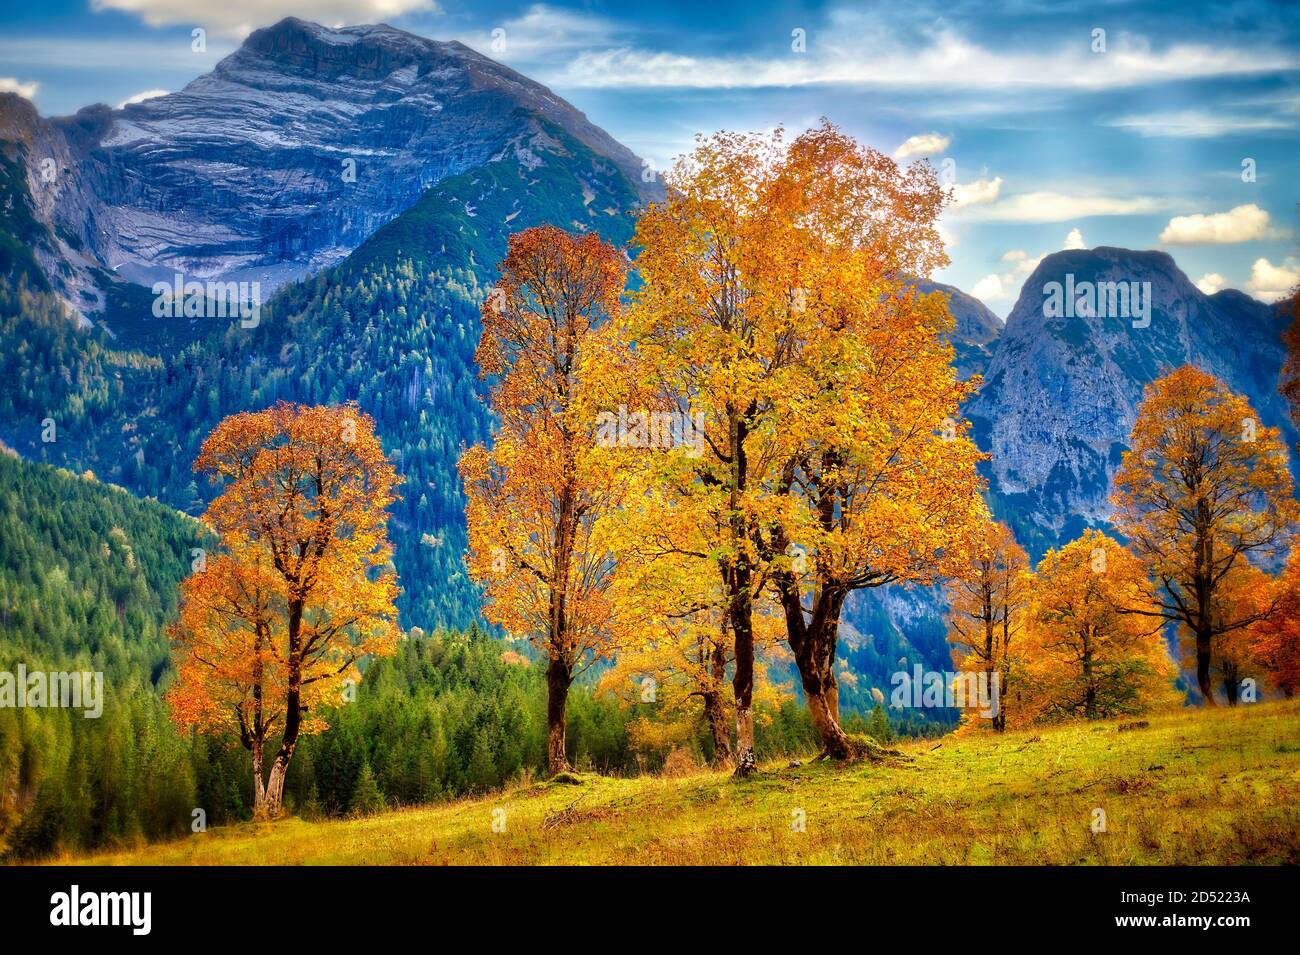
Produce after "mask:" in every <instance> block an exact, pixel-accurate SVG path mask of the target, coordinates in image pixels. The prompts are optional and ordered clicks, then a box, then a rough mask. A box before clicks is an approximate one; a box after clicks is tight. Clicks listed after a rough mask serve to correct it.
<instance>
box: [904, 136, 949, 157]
mask: <svg viewBox="0 0 1300 955" xmlns="http://www.w3.org/2000/svg"><path fill="white" fill-rule="evenodd" d="M951 144H952V137H950V136H942V135H940V134H939V133H921V134H920V135H917V136H909V137H908V138H907V139H906V140H904V142H903V145H901V146H899V147H898V148H897V149H895V150H894V158H896V159H913V158H916V157H920V156H938V155H940V154H941V153H943V152H944V151H945V150H947V148H948V147H949V146H950V145H951Z"/></svg>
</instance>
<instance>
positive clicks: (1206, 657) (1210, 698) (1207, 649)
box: [1196, 624, 1218, 706]
mask: <svg viewBox="0 0 1300 955" xmlns="http://www.w3.org/2000/svg"><path fill="white" fill-rule="evenodd" d="M1213 639H1214V634H1213V633H1211V632H1210V628H1209V627H1208V626H1206V625H1204V624H1203V625H1201V626H1199V627H1197V628H1196V685H1197V686H1199V687H1200V689H1201V696H1202V697H1204V698H1205V705H1206V706H1217V705H1218V704H1217V702H1216V701H1215V699H1214V683H1213V682H1212V681H1211V679H1210V657H1211V648H1212V647H1213V645H1214V643H1213Z"/></svg>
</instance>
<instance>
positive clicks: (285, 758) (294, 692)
mask: <svg viewBox="0 0 1300 955" xmlns="http://www.w3.org/2000/svg"><path fill="white" fill-rule="evenodd" d="M302 610H303V605H302V603H301V602H296V603H294V604H291V605H290V607H289V654H288V664H289V685H288V689H287V691H286V692H285V696H284V734H283V735H282V736H281V737H280V749H279V751H278V752H277V753H276V754H275V760H274V761H273V762H272V763H271V775H270V776H269V777H268V778H267V780H266V795H265V799H264V801H263V803H262V818H264V819H278V818H279V817H280V815H281V813H283V812H284V778H285V776H286V775H288V773H289V761H290V760H291V759H293V751H294V749H295V748H296V747H297V745H298V733H299V731H300V730H301V729H302Z"/></svg>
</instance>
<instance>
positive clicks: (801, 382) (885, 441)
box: [749, 122, 988, 759]
mask: <svg viewBox="0 0 1300 955" xmlns="http://www.w3.org/2000/svg"><path fill="white" fill-rule="evenodd" d="M770 192H771V194H772V196H773V197H774V198H773V199H772V202H773V203H774V204H775V205H776V206H777V207H778V208H780V209H781V210H782V211H781V215H780V226H779V227H776V228H774V229H773V230H771V232H770V233H769V235H768V236H767V242H766V243H765V245H764V248H763V251H762V254H761V255H760V256H759V257H758V259H757V260H756V261H755V262H754V263H751V264H750V265H749V270H750V271H751V272H752V273H753V274H755V275H756V276H757V277H758V278H757V279H756V280H755V281H756V282H759V283H761V284H762V285H763V286H764V287H766V288H768V289H769V291H768V295H767V300H768V301H769V302H771V303H772V304H770V305H769V306H768V308H769V310H770V312H771V313H772V316H773V317H774V324H775V327H776V328H777V329H778V330H779V331H780V332H781V337H780V338H779V339H778V340H779V341H780V343H781V354H782V356H783V360H784V361H785V363H786V365H787V366H788V371H787V372H786V374H785V375H784V376H783V385H784V388H783V390H782V391H781V392H780V393H779V394H778V396H777V400H776V402H775V408H774V413H773V414H772V416H771V420H770V423H769V424H768V426H767V427H768V430H769V431H770V433H771V434H772V435H773V443H774V444H775V447H776V451H775V453H774V454H773V458H774V461H775V464H774V466H773V467H772V468H770V469H769V472H768V474H767V475H765V481H766V484H765V487H766V488H767V489H768V491H769V492H770V495H771V498H772V503H770V504H769V505H768V506H767V507H765V508H764V510H763V514H762V517H763V519H762V520H760V521H758V522H757V524H756V537H757V539H758V547H757V550H758V552H759V554H760V556H762V557H763V558H764V559H766V560H769V561H771V564H772V568H773V569H772V573H771V576H772V580H773V589H774V591H775V593H776V595H777V597H778V599H779V600H780V602H781V604H782V607H783V610H784V614H785V618H786V627H787V639H788V641H789V644H790V648H791V650H792V651H793V653H794V658H795V662H796V664H797V665H798V668H799V675H800V679H801V682H802V685H803V689H804V693H805V696H806V697H807V700H808V707H809V711H810V714H811V716H812V719H813V723H814V725H815V726H816V728H817V731H818V733H819V735H820V737H821V740H822V743H823V745H824V747H825V755H827V756H830V757H833V758H837V759H844V758H850V757H853V756H855V755H858V754H859V753H860V751H862V747H861V746H859V745H858V744H856V743H854V742H853V741H851V740H850V739H849V738H848V736H847V734H846V733H845V732H844V730H843V728H842V727H841V725H840V721H839V693H838V684H837V682H836V675H835V660H836V654H837V650H838V644H839V627H840V619H841V615H842V613H843V609H844V605H845V602H846V600H848V598H849V596H850V595H851V594H852V593H853V592H854V591H857V590H862V589H867V588H873V587H879V586H883V585H886V584H892V583H910V584H922V585H924V584H931V583H935V582H937V581H938V580H940V579H941V578H943V577H951V576H955V575H958V574H960V573H962V572H964V571H965V569H966V568H967V567H968V566H969V563H970V556H971V546H972V542H973V541H974V540H975V539H976V538H977V536H978V533H979V528H980V527H981V526H982V525H983V523H984V522H985V521H987V519H988V511H987V508H986V507H985V505H984V502H983V499H982V497H981V490H982V486H983V485H982V481H981V479H980V477H979V475H978V472H977V470H976V463H977V462H978V461H979V460H980V458H981V455H980V453H979V451H978V449H977V448H976V447H975V444H974V442H973V441H971V440H970V437H969V434H968V431H969V426H968V424H967V423H966V422H965V421H964V420H962V419H961V412H960V406H961V403H962V401H963V400H964V399H965V398H966V397H967V396H968V395H970V394H971V393H972V390H973V389H974V388H975V387H977V386H978V381H977V380H972V381H969V382H961V381H959V380H958V378H957V375H956V373H955V371H954V369H953V367H952V358H953V350H952V346H951V345H950V344H949V343H948V341H947V340H946V338H945V333H946V332H948V331H949V330H950V329H951V328H952V317H951V316H950V315H949V313H948V309H947V305H946V302H945V301H944V300H943V298H942V296H939V295H923V294H919V293H918V291H917V289H916V287H915V285H914V284H912V282H911V281H909V279H908V277H909V276H926V275H929V274H930V273H931V272H932V271H933V270H934V269H935V268H938V267H940V266H942V265H944V264H945V263H946V261H947V259H946V257H945V255H944V252H943V247H942V243H941V241H940V239H939V235H938V231H937V229H936V224H935V223H936V217H937V216H938V213H939V211H940V209H941V207H942V205H943V202H944V199H945V193H944V192H943V191H942V189H941V188H940V187H939V184H938V182H937V179H936V177H935V174H934V170H933V169H932V168H931V167H930V166H929V165H928V164H925V163H917V164H914V165H912V166H910V167H908V168H907V169H900V168H899V167H898V166H897V165H896V164H895V162H894V161H893V160H892V159H890V158H889V157H887V156H884V155H882V154H880V153H878V152H876V151H875V150H872V149H869V148H866V147H863V146H860V145H859V144H858V143H856V142H855V141H854V140H853V139H852V138H850V137H848V136H846V135H844V134H843V133H841V132H840V131H839V130H838V129H836V128H835V127H834V126H832V125H831V124H829V123H826V122H823V123H822V124H821V125H820V126H817V127H815V128H813V129H811V130H809V131H808V132H806V133H804V134H803V135H801V136H799V137H798V138H797V139H796V140H795V141H794V142H793V143H792V145H791V147H790V149H789V151H788V153H787V155H786V156H785V159H784V161H783V163H782V164H781V166H780V168H779V169H778V170H777V172H776V174H775V176H774V178H773V182H772V183H771V185H770Z"/></svg>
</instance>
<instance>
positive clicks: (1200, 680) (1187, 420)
mask: <svg viewBox="0 0 1300 955" xmlns="http://www.w3.org/2000/svg"><path fill="white" fill-rule="evenodd" d="M1129 444H1130V450H1129V451H1126V452H1125V453H1124V459H1123V463H1122V465H1121V467H1120V469H1119V472H1118V473H1117V474H1116V476H1115V490H1114V494H1113V496H1112V501H1113V503H1114V504H1115V508H1116V511H1115V524H1116V526H1117V528H1118V529H1119V530H1120V531H1121V532H1122V533H1123V534H1124V535H1125V536H1126V537H1127V538H1128V540H1129V541H1130V544H1131V546H1132V547H1133V550H1134V551H1135V553H1136V554H1137V555H1138V557H1139V558H1140V559H1141V560H1142V561H1143V563H1144V564H1145V565H1146V568H1147V571H1148V572H1149V573H1150V574H1151V576H1152V577H1153V579H1154V580H1155V582H1156V584H1157V585H1158V588H1159V591H1158V593H1157V595H1156V597H1155V600H1154V606H1152V607H1149V608H1132V611H1131V612H1133V613H1137V614H1144V615H1147V616H1154V617H1160V618H1162V619H1164V620H1170V621H1175V622H1177V623H1178V624H1180V625H1182V626H1184V627H1186V628H1187V630H1188V631H1189V632H1190V634H1191V640H1192V643H1193V646H1194V653H1195V658H1196V680H1197V684H1198V686H1199V688H1200V691H1201V696H1202V697H1203V698H1204V699H1205V702H1206V704H1207V705H1210V706H1213V705H1214V703H1215V699H1214V688H1213V685H1212V680H1211V661H1212V658H1213V650H1214V643H1215V640H1216V639H1217V638H1219V637H1220V636H1221V635H1223V634H1225V633H1230V632H1232V631H1234V630H1238V629H1241V628H1245V627H1250V626H1252V625H1253V624H1255V623H1257V622H1258V621H1259V620H1261V619H1263V618H1264V617H1266V616H1268V615H1269V614H1271V613H1272V612H1273V611H1274V610H1276V602H1270V603H1269V604H1268V605H1267V606H1263V607H1255V608H1253V609H1250V610H1243V611H1242V612H1240V613H1237V612H1233V610H1232V608H1231V607H1230V606H1229V602H1228V601H1226V600H1225V599H1224V592H1225V581H1226V580H1227V579H1228V578H1229V576H1230V575H1231V574H1232V573H1233V572H1234V570H1236V569H1239V568H1240V567H1241V565H1242V564H1244V563H1245V562H1246V561H1248V560H1250V559H1252V558H1254V559H1269V558H1272V557H1274V556H1275V555H1276V554H1277V553H1278V551H1279V549H1280V548H1281V547H1282V546H1284V545H1285V543H1286V542H1287V541H1288V540H1289V539H1290V537H1291V535H1292V533H1293V532H1294V530H1295V526H1296V520H1297V506H1296V502H1295V499H1294V498H1293V497H1292V493H1291V489H1292V481H1291V474H1290V471H1289V470H1288V468H1287V453H1286V447H1285V445H1284V444H1283V443H1282V441H1281V440H1280V439H1279V437H1278V430H1277V429H1276V428H1268V427H1264V426H1263V425H1262V424H1261V423H1260V422H1259V419H1258V416H1257V415H1256V414H1255V412H1254V410H1253V409H1252V408H1251V406H1250V402H1249V401H1247V400H1246V399H1245V398H1244V397H1242V396H1241V395H1238V394H1234V393H1233V392H1232V391H1230V390H1229V389H1228V387H1227V386H1226V385H1224V383H1223V382H1221V381H1220V380H1219V379H1217V378H1215V377H1214V376H1213V375H1210V374H1208V373H1207V372H1204V371H1201V370H1200V369H1198V368H1194V367H1192V366H1190V365H1185V366H1183V367H1182V368H1179V369H1177V370H1175V371H1173V372H1170V373H1169V374H1168V375H1165V376H1164V377H1163V378H1160V379H1158V380H1156V381H1154V382H1152V383H1151V384H1150V385H1148V386H1147V389H1146V395H1145V397H1144V398H1143V401H1142V404H1141V406H1140V408H1139V409H1138V417H1137V421H1136V422H1135V423H1134V425H1133V434H1132V437H1131V438H1130V440H1129Z"/></svg>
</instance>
